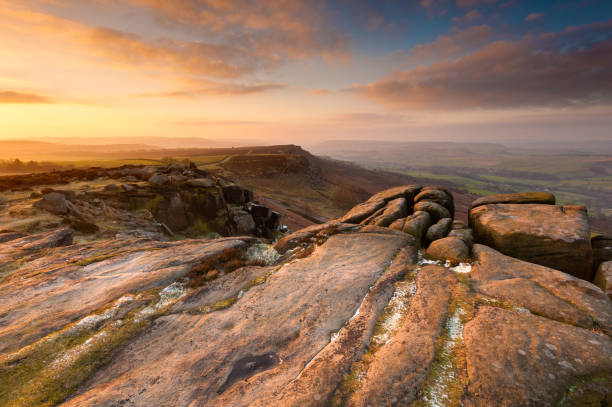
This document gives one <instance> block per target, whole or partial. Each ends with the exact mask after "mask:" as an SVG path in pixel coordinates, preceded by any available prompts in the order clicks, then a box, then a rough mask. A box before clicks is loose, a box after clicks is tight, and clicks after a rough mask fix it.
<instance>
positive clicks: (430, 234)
mask: <svg viewBox="0 0 612 407" xmlns="http://www.w3.org/2000/svg"><path fill="white" fill-rule="evenodd" d="M452 226H453V220H452V219H451V218H443V219H440V220H439V221H438V222H437V223H436V224H434V225H432V226H430V227H429V229H427V233H426V234H425V240H426V241H427V242H428V243H431V242H433V241H435V240H438V239H442V238H444V237H446V236H448V233H449V232H450V229H451V227H452Z"/></svg>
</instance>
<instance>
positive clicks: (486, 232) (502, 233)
mask: <svg viewBox="0 0 612 407" xmlns="http://www.w3.org/2000/svg"><path fill="white" fill-rule="evenodd" d="M470 225H471V226H472V228H473V230H474V237H475V240H476V242H478V243H482V244H486V245H488V246H490V247H493V248H495V249H497V250H499V251H500V252H502V253H504V254H507V255H510V256H513V257H517V258H519V259H523V260H526V261H529V262H533V263H536V264H541V265H544V266H548V267H551V268H555V269H558V270H562V271H565V272H567V273H569V274H572V275H574V276H577V277H580V278H583V279H586V280H590V277H591V261H592V260H591V256H592V250H591V245H590V237H591V236H590V229H589V220H588V217H587V214H586V210H583V209H582V208H580V207H578V208H576V207H567V206H554V205H541V204H521V205H519V204H490V205H482V206H478V207H476V208H474V209H472V210H471V211H470Z"/></svg>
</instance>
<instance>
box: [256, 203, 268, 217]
mask: <svg viewBox="0 0 612 407" xmlns="http://www.w3.org/2000/svg"><path fill="white" fill-rule="evenodd" d="M270 212H271V211H270V208H268V207H267V206H264V205H259V204H253V205H251V215H253V218H263V219H268V218H269V217H270Z"/></svg>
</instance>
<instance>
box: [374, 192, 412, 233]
mask: <svg viewBox="0 0 612 407" xmlns="http://www.w3.org/2000/svg"><path fill="white" fill-rule="evenodd" d="M407 212H408V203H407V202H406V198H396V199H394V200H392V201H389V203H387V206H386V207H385V210H384V212H383V213H382V214H381V215H380V216H378V217H377V218H375V219H374V220H373V221H372V222H371V223H372V224H374V225H376V226H383V227H384V226H389V225H390V224H391V223H392V222H393V221H395V220H397V219H399V218H405V217H406V215H407Z"/></svg>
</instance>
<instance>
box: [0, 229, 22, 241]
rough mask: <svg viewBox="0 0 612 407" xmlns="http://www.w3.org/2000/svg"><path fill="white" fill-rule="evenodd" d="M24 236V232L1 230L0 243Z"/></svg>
mask: <svg viewBox="0 0 612 407" xmlns="http://www.w3.org/2000/svg"><path fill="white" fill-rule="evenodd" d="M25 236H26V234H25V233H21V232H16V231H14V230H2V231H0V243H5V242H9V241H11V240H15V239H20V238H22V237H25Z"/></svg>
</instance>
